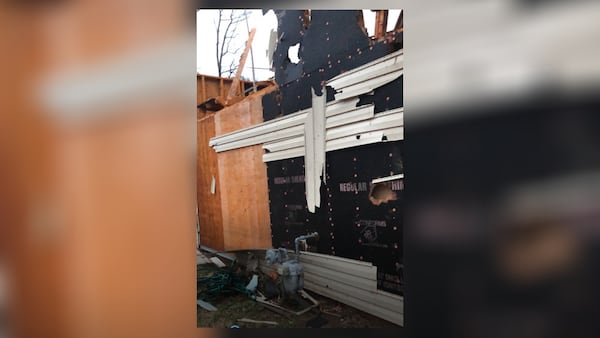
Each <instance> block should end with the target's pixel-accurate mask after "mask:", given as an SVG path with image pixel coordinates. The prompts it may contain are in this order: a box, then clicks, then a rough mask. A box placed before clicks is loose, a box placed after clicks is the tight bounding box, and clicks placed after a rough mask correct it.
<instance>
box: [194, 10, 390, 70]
mask: <svg viewBox="0 0 600 338" xmlns="http://www.w3.org/2000/svg"><path fill="white" fill-rule="evenodd" d="M226 12H227V13H229V11H226ZM240 12H241V10H240ZM248 12H250V16H249V17H248V24H249V26H250V29H252V28H256V35H255V36H254V41H253V42H252V51H253V53H254V71H255V75H256V80H257V81H260V80H266V79H268V78H270V77H272V76H273V72H271V71H270V70H268V69H269V68H270V64H269V58H268V56H267V49H268V48H269V47H268V45H269V35H270V32H271V30H277V17H276V16H275V13H273V11H269V12H268V13H267V14H265V15H264V16H263V15H262V10H248ZM399 14H400V10H390V11H389V18H388V28H387V29H388V31H390V30H392V29H393V28H394V25H395V24H396V20H397V18H398V15H399ZM363 16H364V18H365V26H366V28H367V32H368V33H369V35H373V31H374V27H375V13H374V12H372V11H371V10H368V9H367V10H363ZM217 18H218V10H216V9H203V10H199V11H197V12H196V29H197V31H196V40H197V60H198V62H197V71H198V73H200V74H207V75H215V76H218V75H219V74H218V71H217V62H216V59H217V56H216V45H215V44H216V20H217ZM247 39H248V30H247V29H246V25H245V24H244V23H242V24H240V26H239V27H238V36H237V38H236V39H235V41H234V42H232V44H234V43H235V44H237V45H238V46H242V48H240V51H239V53H238V54H237V55H235V56H234V57H233V58H234V59H235V62H236V63H238V62H239V59H240V55H241V53H242V52H243V45H244V44H245V42H246V40H247ZM230 60H231V59H228V60H226V62H224V67H228V66H229V61H230ZM226 75H227V74H224V76H226ZM242 76H244V77H246V78H248V79H252V61H251V59H250V54H248V58H247V59H246V65H245V66H244V70H243V72H242Z"/></svg>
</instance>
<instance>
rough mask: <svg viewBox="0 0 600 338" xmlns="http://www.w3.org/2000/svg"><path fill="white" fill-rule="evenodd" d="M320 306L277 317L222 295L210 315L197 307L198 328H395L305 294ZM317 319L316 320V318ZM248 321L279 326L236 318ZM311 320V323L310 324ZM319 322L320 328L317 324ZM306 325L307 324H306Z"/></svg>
mask: <svg viewBox="0 0 600 338" xmlns="http://www.w3.org/2000/svg"><path fill="white" fill-rule="evenodd" d="M307 292H308V293H310V295H311V296H312V297H313V298H315V299H316V300H317V301H318V302H319V304H320V306H319V307H320V310H323V311H325V312H327V313H325V312H321V313H320V314H319V312H320V311H319V309H313V311H309V312H307V313H305V314H303V315H300V316H295V315H289V317H287V318H286V316H284V315H281V314H279V313H276V312H273V311H272V310H269V309H267V308H265V307H264V306H263V305H262V304H260V303H258V302H256V301H254V300H252V299H250V298H248V297H247V296H245V295H243V294H229V295H222V296H221V297H219V298H218V299H216V300H214V301H212V302H211V304H212V305H214V306H215V307H217V309H218V310H217V311H214V312H210V311H207V310H204V309H203V308H201V307H198V318H197V319H198V321H197V324H198V325H197V326H198V327H212V328H230V327H231V326H232V325H238V326H239V327H240V328H267V327H271V328H304V327H322V328H397V327H398V326H397V325H395V324H393V323H390V322H387V321H385V320H383V319H380V318H377V317H374V316H372V315H369V314H367V313H364V312H362V311H359V310H357V309H354V308H352V307H349V306H347V305H344V304H341V303H339V302H336V301H334V300H332V299H329V298H326V297H323V296H320V295H317V294H315V293H312V292H310V291H307ZM318 317H320V318H318ZM241 318H248V319H253V320H265V321H273V322H277V323H278V324H279V325H270V324H256V323H243V322H237V319H241ZM311 320H312V321H311ZM319 322H320V324H321V325H319ZM307 323H308V325H307Z"/></svg>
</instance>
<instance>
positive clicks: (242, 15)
mask: <svg viewBox="0 0 600 338" xmlns="http://www.w3.org/2000/svg"><path fill="white" fill-rule="evenodd" d="M218 12H219V14H218V17H217V18H216V19H215V27H216V32H217V42H216V47H217V48H216V56H217V70H218V71H219V76H223V75H224V74H225V75H226V76H227V77H231V76H232V75H233V74H234V73H235V71H236V70H237V64H238V60H237V59H236V58H235V56H236V55H237V54H238V52H239V51H240V49H242V48H243V47H244V44H243V43H237V42H236V38H237V36H238V26H239V24H240V23H241V22H243V21H244V20H246V16H247V15H248V12H247V11H245V10H244V11H236V10H224V9H219V10H218ZM228 56H229V57H228ZM227 59H229V65H227V66H226V65H225V63H226V62H227Z"/></svg>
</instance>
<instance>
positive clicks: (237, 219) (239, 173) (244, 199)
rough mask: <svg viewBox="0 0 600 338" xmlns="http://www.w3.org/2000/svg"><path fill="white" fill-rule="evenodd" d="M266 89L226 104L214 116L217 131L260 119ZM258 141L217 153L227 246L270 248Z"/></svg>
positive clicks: (260, 151) (218, 133)
mask: <svg viewBox="0 0 600 338" xmlns="http://www.w3.org/2000/svg"><path fill="white" fill-rule="evenodd" d="M272 90H273V88H270V89H265V90H263V91H261V92H258V93H257V95H252V96H250V97H248V98H247V99H246V100H244V101H242V102H240V103H238V104H235V105H233V106H230V107H228V108H225V109H223V110H221V111H219V112H218V113H217V115H216V116H215V131H216V134H217V135H221V134H225V133H228V132H231V131H235V130H238V129H241V128H245V127H249V126H252V125H255V124H258V123H261V122H262V121H263V117H262V96H263V95H264V94H266V93H268V92H270V91H272ZM263 153H264V150H263V149H262V147H261V146H260V145H256V146H252V147H245V148H241V149H235V150H231V151H225V152H222V153H219V154H218V155H217V157H218V168H219V189H220V191H221V207H222V215H223V239H224V245H225V249H226V250H234V249H248V248H270V247H271V226H270V216H269V195H268V185H267V167H266V165H265V163H264V162H263V161H262V155H263Z"/></svg>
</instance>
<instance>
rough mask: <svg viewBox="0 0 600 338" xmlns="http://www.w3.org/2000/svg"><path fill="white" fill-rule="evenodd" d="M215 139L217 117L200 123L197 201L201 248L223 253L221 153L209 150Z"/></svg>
mask: <svg viewBox="0 0 600 338" xmlns="http://www.w3.org/2000/svg"><path fill="white" fill-rule="evenodd" d="M214 136H215V116H214V113H213V114H212V115H208V116H206V117H203V118H199V119H198V133H197V139H198V158H197V169H198V170H197V181H196V184H197V196H198V197H197V198H198V221H199V224H200V244H201V245H204V246H207V247H210V248H213V249H216V250H223V249H224V242H223V218H222V215H221V189H219V188H218V182H219V170H218V165H217V153H216V152H215V151H214V150H213V149H212V148H211V147H209V146H208V141H209V140H210V138H211V137H214ZM213 177H214V178H215V184H216V189H215V193H214V194H212V193H211V185H212V179H213Z"/></svg>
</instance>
